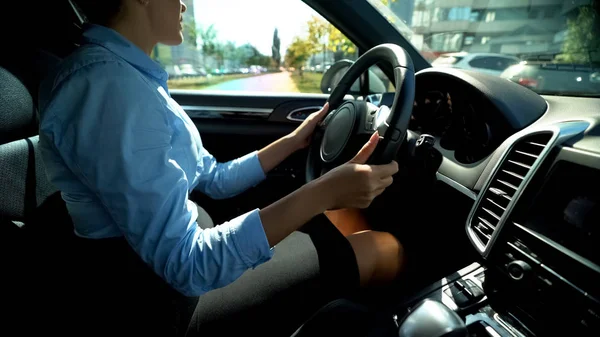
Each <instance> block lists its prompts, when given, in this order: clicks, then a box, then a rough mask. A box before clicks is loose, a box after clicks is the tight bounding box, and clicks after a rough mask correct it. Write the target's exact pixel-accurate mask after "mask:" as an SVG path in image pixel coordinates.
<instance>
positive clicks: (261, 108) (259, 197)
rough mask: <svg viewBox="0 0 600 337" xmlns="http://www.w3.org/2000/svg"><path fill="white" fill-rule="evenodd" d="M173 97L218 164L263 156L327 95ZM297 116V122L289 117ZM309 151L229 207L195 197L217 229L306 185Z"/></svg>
mask: <svg viewBox="0 0 600 337" xmlns="http://www.w3.org/2000/svg"><path fill="white" fill-rule="evenodd" d="M171 96H172V98H173V99H175V100H176V101H177V102H178V103H179V104H180V105H181V106H182V107H183V109H184V110H185V111H186V112H187V113H188V115H189V116H190V118H191V119H192V120H193V121H194V124H195V125H196V127H197V128H198V130H199V132H200V135H201V136H202V141H203V144H204V146H205V147H206V149H207V150H208V151H209V152H210V153H211V154H213V155H214V156H215V157H216V158H217V159H218V160H219V161H221V162H223V161H228V160H231V159H235V158H238V157H240V156H243V155H245V154H247V153H250V152H252V151H255V150H259V149H261V148H263V147H264V146H266V145H268V144H269V143H271V142H273V141H275V140H277V139H278V138H280V137H282V136H284V135H286V134H289V133H290V132H292V131H293V130H294V129H295V128H296V127H297V126H298V125H299V124H300V123H301V122H302V117H305V116H308V114H309V113H311V112H314V111H317V110H318V109H320V107H321V106H323V104H324V103H325V102H326V100H327V98H328V95H319V94H315V95H313V94H294V93H291V94H284V95H282V94H274V93H264V94H263V93H252V94H249V93H243V92H234V93H228V92H205V91H186V90H172V92H171ZM290 112H295V113H294V115H293V116H294V117H295V118H288V117H290V116H289V115H290ZM305 160H306V151H305V150H304V151H298V152H297V153H294V154H293V155H292V156H290V157H289V158H287V159H286V160H285V161H284V162H283V163H281V164H280V165H279V166H278V167H277V168H275V169H274V170H272V171H271V172H269V174H268V175H267V179H266V180H265V181H264V182H263V183H261V184H259V185H258V186H256V187H254V188H252V189H250V190H249V191H247V192H245V193H243V194H241V195H239V196H237V197H235V198H232V199H229V200H226V201H215V200H210V199H209V198H208V197H206V196H204V195H202V194H200V193H195V194H194V196H193V198H194V199H195V200H196V201H197V202H198V203H199V204H201V205H202V206H203V207H204V208H206V209H207V211H208V212H209V214H211V216H213V218H214V220H215V222H216V223H219V222H222V221H226V220H228V219H230V218H231V217H233V216H235V215H238V214H241V213H243V212H246V211H249V210H251V209H254V208H256V207H264V206H266V205H268V204H270V203H272V202H274V201H276V200H277V199H279V198H281V197H283V196H284V195H286V194H288V193H290V192H292V191H293V190H295V189H297V188H298V187H300V186H301V185H302V184H303V183H304V165H305Z"/></svg>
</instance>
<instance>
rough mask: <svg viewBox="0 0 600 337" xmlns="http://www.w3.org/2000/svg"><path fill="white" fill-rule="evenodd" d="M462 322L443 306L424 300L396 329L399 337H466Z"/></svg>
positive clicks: (436, 302) (465, 329)
mask: <svg viewBox="0 0 600 337" xmlns="http://www.w3.org/2000/svg"><path fill="white" fill-rule="evenodd" d="M467 335H468V334H467V327H466V326H465V323H464V322H463V320H462V319H461V318H460V317H459V316H458V315H457V314H456V313H455V312H454V311H452V310H450V309H449V308H448V307H447V306H445V305H444V304H442V303H440V302H438V301H433V300H430V299H426V300H424V301H423V302H421V303H419V304H418V305H417V306H415V307H414V308H413V310H412V312H411V313H410V314H408V315H407V316H406V318H405V319H404V321H403V322H402V323H401V324H400V328H399V329H398V336H400V337H467Z"/></svg>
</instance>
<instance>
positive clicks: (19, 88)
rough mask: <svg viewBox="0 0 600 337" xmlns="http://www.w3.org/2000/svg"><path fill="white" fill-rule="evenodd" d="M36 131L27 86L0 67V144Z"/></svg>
mask: <svg viewBox="0 0 600 337" xmlns="http://www.w3.org/2000/svg"><path fill="white" fill-rule="evenodd" d="M36 133H37V122H36V110H35V105H34V103H33V99H32V97H31V94H30V93H29V90H27V87H25V85H24V84H23V83H22V82H21V81H20V80H19V79H18V78H17V77H16V76H15V75H13V73H11V72H10V71H8V70H7V69H5V68H3V67H0V144H5V143H8V142H11V141H14V140H17V139H23V138H27V137H30V136H32V135H35V134H36Z"/></svg>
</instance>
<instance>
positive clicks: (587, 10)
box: [368, 0, 600, 96]
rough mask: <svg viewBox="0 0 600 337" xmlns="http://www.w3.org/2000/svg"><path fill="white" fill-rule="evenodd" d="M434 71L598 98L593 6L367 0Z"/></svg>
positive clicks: (599, 44) (580, 0)
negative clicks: (453, 70) (457, 71)
mask: <svg viewBox="0 0 600 337" xmlns="http://www.w3.org/2000/svg"><path fill="white" fill-rule="evenodd" d="M368 1H369V3H370V4H371V5H373V6H374V7H375V8H376V9H377V10H378V11H379V13H381V14H382V15H383V16H384V17H385V18H386V20H387V21H389V22H390V23H391V24H392V25H393V26H394V27H395V28H396V29H397V30H398V31H399V32H400V33H401V34H402V35H403V36H404V37H405V38H406V39H407V40H408V41H409V42H410V43H411V44H412V45H413V46H414V47H415V48H416V49H417V50H418V51H419V52H420V53H421V55H423V57H424V58H425V59H426V60H428V61H429V62H430V63H431V64H432V66H433V67H452V68H460V69H466V70H472V71H478V72H483V73H487V74H491V75H495V76H500V77H503V78H506V79H507V80H510V81H514V82H516V83H519V84H521V85H523V86H525V87H527V88H529V89H531V90H534V91H536V92H538V93H541V94H553V95H576V96H599V95H600V28H599V25H600V19H599V18H598V16H599V15H598V10H599V9H598V6H599V5H597V4H595V1H593V0H577V1H573V0H570V1H563V0H558V1H557V0H537V1H526V0H522V1H512V0H368Z"/></svg>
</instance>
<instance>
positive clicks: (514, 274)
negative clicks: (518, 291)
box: [506, 260, 531, 281]
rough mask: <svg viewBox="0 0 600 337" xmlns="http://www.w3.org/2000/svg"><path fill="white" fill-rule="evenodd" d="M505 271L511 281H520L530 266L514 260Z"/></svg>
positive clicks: (529, 269)
mask: <svg viewBox="0 0 600 337" xmlns="http://www.w3.org/2000/svg"><path fill="white" fill-rule="evenodd" d="M506 269H507V271H508V275H509V276H510V277H511V278H512V279H513V280H515V281H520V280H522V279H524V278H525V277H526V276H527V274H528V273H529V272H530V271H531V266H530V265H529V264H528V263H527V262H525V261H521V260H515V261H513V262H511V263H509V264H508V266H506Z"/></svg>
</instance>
